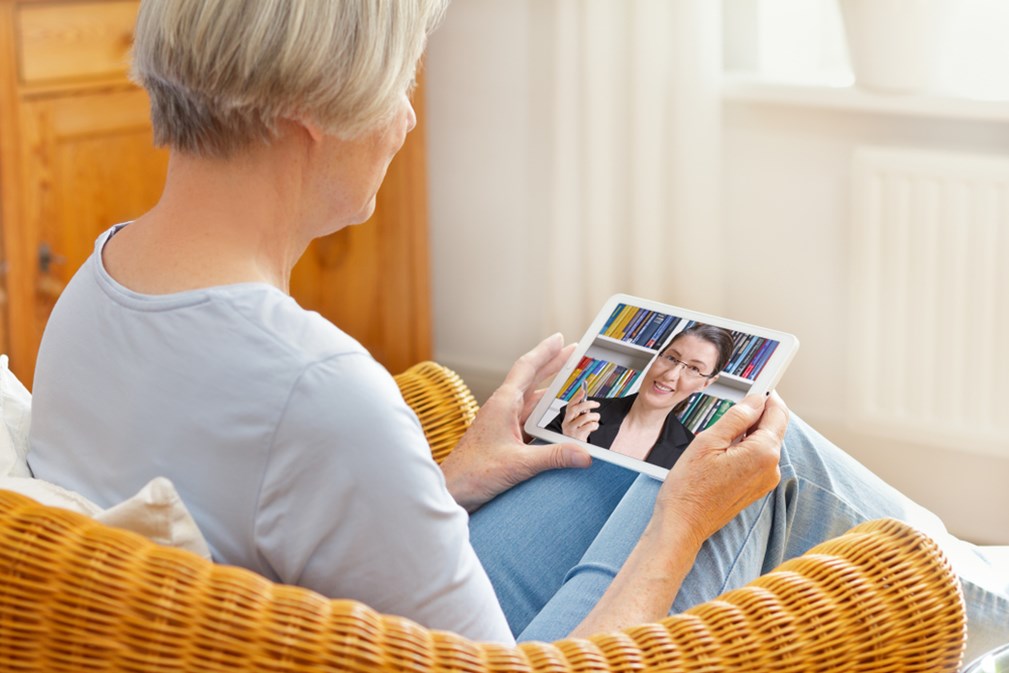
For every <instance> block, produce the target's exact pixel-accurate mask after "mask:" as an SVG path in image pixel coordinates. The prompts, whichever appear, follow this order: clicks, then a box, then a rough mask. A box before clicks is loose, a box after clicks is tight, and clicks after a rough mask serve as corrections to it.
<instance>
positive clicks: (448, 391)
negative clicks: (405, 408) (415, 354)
mask: <svg viewBox="0 0 1009 673" xmlns="http://www.w3.org/2000/svg"><path fill="white" fill-rule="evenodd" d="M395 378H396V383H397V384H398V385H399V389H400V392H402V393H403V399H405V400H406V403H407V404H409V405H410V406H411V407H412V408H413V410H414V413H416V414H417V418H418V419H420V424H421V427H422V428H424V434H425V435H426V436H427V441H428V443H429V444H430V445H431V455H433V456H434V459H435V460H436V461H438V462H439V463H440V462H441V461H443V460H444V459H445V457H446V456H448V454H450V453H451V452H452V449H454V448H455V445H456V444H458V443H459V438H460V437H462V435H463V433H464V432H466V428H468V427H469V425H470V423H472V422H473V418H474V417H476V412H477V409H478V406H477V403H476V399H475V398H474V397H473V393H472V392H470V389H469V387H468V386H467V385H466V384H465V382H463V380H462V379H461V378H459V375H458V374H456V373H455V372H454V371H452V370H451V369H449V368H448V367H444V366H442V365H440V364H438V363H436V362H421V363H419V364H416V365H414V366H413V367H410V368H409V369H407V370H406V371H405V372H403V373H402V374H397V375H396V377H395Z"/></svg>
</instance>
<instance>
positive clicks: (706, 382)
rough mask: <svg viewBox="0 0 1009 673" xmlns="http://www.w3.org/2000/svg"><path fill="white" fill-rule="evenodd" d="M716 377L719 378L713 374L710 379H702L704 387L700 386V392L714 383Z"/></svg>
mask: <svg viewBox="0 0 1009 673" xmlns="http://www.w3.org/2000/svg"><path fill="white" fill-rule="evenodd" d="M718 376H719V375H718V374H715V375H714V376H712V377H711V378H710V379H704V385H703V386H701V390H704V389H705V388H707V387H708V386H710V385H711V384H712V383H714V382H715V381H717V380H718Z"/></svg>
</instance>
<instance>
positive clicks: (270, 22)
mask: <svg viewBox="0 0 1009 673" xmlns="http://www.w3.org/2000/svg"><path fill="white" fill-rule="evenodd" d="M446 5H447V0H143V2H142V3H141V6H140V12H139V14H138V16H137V25H136V31H135V36H134V40H135V41H134V46H133V68H132V72H131V76H132V78H133V80H134V81H135V82H137V83H138V84H140V85H141V86H143V87H144V88H145V89H146V90H147V92H148V94H149V96H150V99H151V120H152V123H153V125H154V141H155V143H156V144H158V145H168V146H169V147H171V148H173V149H175V150H179V151H182V152H186V153H191V154H196V155H200V156H214V157H227V156H229V155H231V154H233V153H234V152H236V151H238V150H240V149H243V148H245V147H248V146H249V145H250V144H252V143H253V142H256V141H260V142H267V141H269V140H270V139H271V138H272V137H273V136H274V135H275V133H276V130H277V123H278V121H279V120H280V119H282V118H284V117H290V118H298V119H303V120H306V121H310V122H312V123H314V124H316V125H318V126H319V127H320V128H321V129H322V130H323V131H325V132H327V133H331V134H334V135H338V136H340V137H343V138H353V137H356V136H359V135H361V134H363V133H367V132H368V131H370V130H373V129H375V128H378V127H379V126H381V125H382V124H383V123H384V122H386V121H388V120H389V119H391V118H392V116H393V115H394V114H395V112H396V111H397V110H398V106H399V105H400V104H401V97H402V96H403V95H404V94H405V93H408V91H409V89H410V87H411V86H412V84H413V81H414V77H415V73H416V68H417V61H418V60H419V58H420V56H421V54H422V53H423V51H424V47H425V46H426V42H427V36H428V34H429V33H430V32H431V31H432V30H433V29H434V27H435V26H436V25H437V23H438V21H439V20H440V18H441V15H442V14H443V12H444V9H445V6H446Z"/></svg>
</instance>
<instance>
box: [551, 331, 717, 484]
mask: <svg viewBox="0 0 1009 673" xmlns="http://www.w3.org/2000/svg"><path fill="white" fill-rule="evenodd" d="M732 346H733V343H732V333H731V332H730V331H729V330H727V329H724V328H721V327H715V326H714V325H705V324H701V323H698V324H696V325H692V326H691V327H689V328H687V329H685V330H683V331H682V332H680V333H679V334H677V335H676V336H674V337H673V340H672V341H670V342H669V344H667V345H666V347H665V348H664V349H662V351H661V352H660V353H659V354H658V356H656V358H655V360H654V362H652V365H651V366H650V367H649V368H648V370H647V371H646V372H645V374H644V377H643V379H642V382H641V387H640V388H639V389H638V392H637V393H635V394H633V395H627V396H625V397H614V398H592V397H587V396H586V394H585V391H584V390H579V391H578V392H577V393H575V395H574V397H573V398H572V400H571V402H569V403H568V404H567V405H566V406H565V407H564V408H563V410H562V411H563V413H561V414H558V416H557V418H555V419H554V421H553V422H552V423H551V424H550V425H549V426H547V427H548V428H549V429H551V430H554V431H555V432H560V433H562V434H564V435H566V436H568V437H573V438H575V439H580V440H582V441H586V442H589V443H590V444H594V445H595V446H599V447H602V448H604V449H610V450H612V451H616V452H617V453H620V454H623V455H625V456H630V457H631V458H637V459H639V460H644V461H646V462H649V463H652V464H653V465H658V466H659V467H664V468H667V469H668V468H671V467H672V466H673V464H674V463H675V462H676V461H677V459H679V457H680V456H681V455H682V454H683V452H684V451H685V450H686V448H687V446H689V445H690V442H691V441H693V439H694V434H693V433H692V432H690V430H688V429H687V428H686V426H684V425H683V423H681V422H680V421H679V419H678V418H677V417H676V416H677V413H678V412H680V411H681V410H682V409H683V406H684V405H685V404H686V402H687V400H689V399H690V397H691V395H693V394H694V393H698V392H700V391H702V390H704V389H705V388H707V387H708V386H710V385H711V384H712V383H714V382H715V381H717V380H718V375H719V372H721V371H722V369H724V368H725V365H726V364H727V363H728V362H729V358H730V357H731V355H732Z"/></svg>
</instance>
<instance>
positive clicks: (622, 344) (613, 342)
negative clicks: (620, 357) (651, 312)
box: [596, 334, 655, 358]
mask: <svg viewBox="0 0 1009 673" xmlns="http://www.w3.org/2000/svg"><path fill="white" fill-rule="evenodd" d="M596 342H597V343H601V344H605V345H606V347H607V348H609V349H611V350H615V351H618V352H620V353H626V354H627V355H643V356H645V357H648V358H651V357H653V356H654V355H655V349H654V348H645V347H644V346H639V345H637V344H632V343H628V342H626V341H621V340H620V339H614V338H612V337H608V336H605V335H603V334H600V335H599V336H597V337H596Z"/></svg>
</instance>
